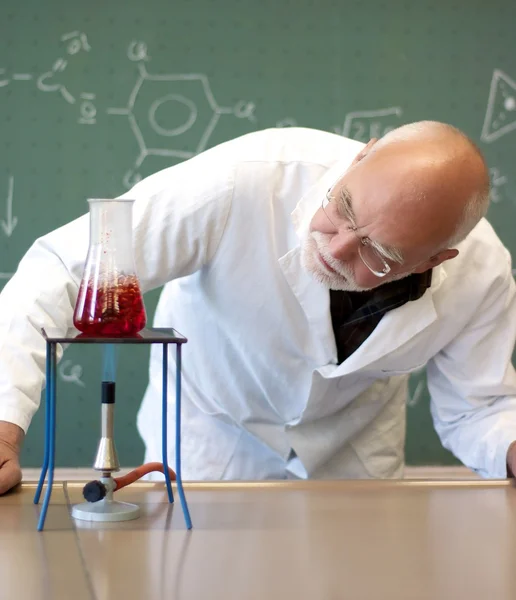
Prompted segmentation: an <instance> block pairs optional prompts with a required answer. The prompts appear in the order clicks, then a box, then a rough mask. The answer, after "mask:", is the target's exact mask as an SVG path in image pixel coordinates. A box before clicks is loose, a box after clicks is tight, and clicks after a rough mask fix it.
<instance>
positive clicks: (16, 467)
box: [0, 421, 24, 494]
mask: <svg viewBox="0 0 516 600" xmlns="http://www.w3.org/2000/svg"><path fill="white" fill-rule="evenodd" d="M23 438H24V433H23V430H22V429H20V427H18V425H14V424H13V423H7V421H0V494H4V493H5V492H7V491H9V490H10V489H11V488H13V487H14V486H15V485H18V483H20V481H21V479H22V472H21V468H20V458H19V457H20V449H21V445H22V442H23Z"/></svg>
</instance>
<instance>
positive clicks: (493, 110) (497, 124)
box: [480, 69, 516, 144]
mask: <svg viewBox="0 0 516 600" xmlns="http://www.w3.org/2000/svg"><path fill="white" fill-rule="evenodd" d="M514 129H516V82H515V81H514V80H513V79H511V78H510V77H509V76H508V75H506V74H505V73H504V72H503V71H501V70H500V69H495V70H494V71H493V77H492V78H491V86H490V88H489V98H488V100H487V110H486V115H485V118H484V124H483V126H482V133H481V134H480V139H481V140H482V141H483V142H486V143H488V144H490V143H491V142H494V141H495V140H497V139H499V138H501V137H502V136H504V135H506V134H507V133H510V132H511V131H514Z"/></svg>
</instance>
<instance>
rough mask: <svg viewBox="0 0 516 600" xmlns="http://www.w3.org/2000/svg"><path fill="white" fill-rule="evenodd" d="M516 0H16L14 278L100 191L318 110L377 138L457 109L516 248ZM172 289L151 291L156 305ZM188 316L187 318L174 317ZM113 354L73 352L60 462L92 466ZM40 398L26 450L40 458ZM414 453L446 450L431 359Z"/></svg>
mask: <svg viewBox="0 0 516 600" xmlns="http://www.w3.org/2000/svg"><path fill="white" fill-rule="evenodd" d="M515 23H516V3H515V2H514V0H496V1H494V2H484V1H482V0H470V1H469V2H463V1H460V0H447V2H440V3H436V2H435V0H432V1H429V0H421V1H419V2H414V1H412V0H406V1H397V0H390V1H382V0H370V1H369V2H363V1H347V0H260V1H259V2H258V1H256V0H224V1H222V2H221V1H220V0H177V1H175V2H165V1H158V0H147V1H146V2H144V3H142V2H138V1H137V0H124V1H122V0H111V1H110V2H101V1H100V0H90V1H89V2H73V1H72V2H70V0H66V1H65V0H47V1H46V2H44V3H43V2H41V1H36V0H25V2H19V1H18V0H3V1H2V3H1V7H0V34H1V35H0V107H1V110H0V123H1V128H0V132H1V133H0V225H1V228H0V283H2V284H4V283H5V281H6V280H7V279H8V278H9V277H10V274H12V273H13V271H14V270H15V269H16V266H17V263H18V261H19V260H20V258H21V257H22V256H23V254H24V253H25V252H26V250H27V249H28V247H29V245H30V244H31V243H32V242H33V240H34V239H35V238H36V237H38V236H40V235H42V234H44V233H46V232H48V231H50V230H52V229H54V228H56V227H57V226H59V225H62V224H64V223H66V222H68V221H69V220H71V219H73V218H75V217H77V216H79V215H81V214H83V213H84V212H86V210H87V205H86V198H88V197H91V196H97V197H99V196H100V197H107V196H114V195H117V194H120V193H122V192H123V191H125V190H126V189H127V188H128V187H130V186H131V185H132V184H133V183H134V182H136V181H137V180H138V179H139V178H141V177H144V176H146V175H149V174H150V173H152V172H154V171H157V170H159V169H161V168H163V167H167V166H170V165H173V164H176V163H178V162H181V161H183V160H186V159H188V158H189V157H191V156H193V155H195V154H196V153H198V152H201V151H202V150H203V149H205V148H209V147H211V146H213V145H215V144H217V143H219V142H222V141H225V140H227V139H230V138H232V137H235V136H238V135H240V134H243V133H247V132H249V131H253V130H256V129H261V128H266V127H276V126H283V127H287V126H291V125H302V126H307V127H315V128H320V129H324V130H328V131H334V132H337V133H340V134H343V135H347V136H349V137H353V138H356V139H360V140H363V141H367V139H369V137H371V136H381V135H383V134H384V133H385V132H386V131H388V130H389V129H390V128H392V127H395V126H397V125H400V124H402V123H406V122H410V121H415V120H419V119H437V120H443V121H448V122H450V123H453V124H454V125H456V126H458V127H460V128H461V129H463V130H464V131H465V132H466V133H468V134H469V135H470V136H471V137H472V138H473V139H474V140H476V141H477V142H478V144H479V145H480V147H481V148H482V150H483V151H484V153H485V155H486V157H487V160H488V163H489V166H490V168H491V174H492V181H493V203H492V207H491V209H490V213H489V218H490V220H491V222H492V223H493V225H494V227H495V228H496V230H497V231H498V233H499V235H500V236H501V238H502V239H503V240H504V241H505V243H506V244H507V245H508V246H509V248H510V249H511V250H514V251H516V235H515V233H514V225H513V224H514V222H515V217H516V203H515V193H516V182H515V181H514V174H513V167H514V159H513V157H514V147H515V144H516V52H515V42H514V40H515V37H514V36H515ZM158 294H159V291H155V292H152V293H151V294H148V295H147V297H146V299H145V300H146V303H147V308H148V311H149V313H150V315H152V313H153V310H154V306H155V303H156V299H157V297H158ZM173 325H174V326H176V327H177V328H178V329H179V330H180V324H179V323H177V324H173ZM147 355H148V349H145V348H136V347H131V349H130V351H129V350H128V349H123V350H122V351H121V352H120V362H119V367H118V381H119V387H121V388H122V389H121V391H120V394H119V395H120V397H121V398H122V400H121V401H120V402H119V404H118V413H117V422H116V432H117V446H118V450H119V454H120V459H121V461H122V463H123V464H125V465H131V464H136V463H139V462H140V461H141V459H142V453H143V447H142V444H141V441H140V439H139V438H138V435H137V433H136V429H135V413H136V410H137V408H138V405H139V402H140V399H141V396H142V393H143V390H144V388H145V383H146V378H147V370H146V366H145V363H146V357H147ZM100 364H101V363H100V355H99V354H98V352H96V351H95V349H94V348H86V347H74V348H71V349H70V351H69V352H67V353H66V355H65V360H64V361H63V362H62V363H61V365H60V367H59V388H58V402H59V411H58V420H59V424H60V425H59V428H58V430H59V437H58V448H57V462H58V464H59V465H62V466H65V465H66V466H89V465H91V463H92V461H93V457H94V452H95V448H96V443H97V435H96V434H97V432H98V426H99V411H98V398H99V383H98V381H99V376H100V368H101V367H100ZM42 432H43V420H42V412H41V411H40V413H38V416H37V417H36V418H35V420H34V422H33V426H32V428H31V430H30V434H29V437H28V439H27V443H26V445H25V449H24V453H23V463H24V465H25V466H37V465H39V464H40V461H41V449H42V443H43V442H42V438H43V436H42ZM407 460H408V462H409V463H411V464H422V463H425V464H430V463H434V464H435V463H438V464H447V463H453V462H454V458H453V457H452V456H451V455H450V454H449V453H448V452H447V451H445V450H444V449H443V448H442V447H441V445H440V443H439V441H438V439H437V437H436V435H435V433H434V431H433V428H432V423H431V419H430V415H429V409H428V394H427V392H426V387H425V375H424V373H419V374H417V375H416V376H415V377H414V378H413V380H412V382H411V398H410V402H409V407H408V441H407Z"/></svg>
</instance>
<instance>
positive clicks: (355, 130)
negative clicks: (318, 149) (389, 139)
mask: <svg viewBox="0 0 516 600" xmlns="http://www.w3.org/2000/svg"><path fill="white" fill-rule="evenodd" d="M402 113H403V111H402V109H401V108H400V107H399V106H392V107H389V108H380V109H378V110H359V111H355V112H350V113H348V114H347V115H346V117H345V119H344V123H343V125H342V126H336V127H334V128H333V131H335V133H338V134H340V135H343V136H344V137H348V138H352V139H354V140H358V141H360V142H368V141H369V140H370V139H371V138H381V137H382V136H384V135H385V134H386V133H388V132H389V131H392V130H393V129H395V128H396V127H399V126H400V125H401V124H402V123H401V115H402Z"/></svg>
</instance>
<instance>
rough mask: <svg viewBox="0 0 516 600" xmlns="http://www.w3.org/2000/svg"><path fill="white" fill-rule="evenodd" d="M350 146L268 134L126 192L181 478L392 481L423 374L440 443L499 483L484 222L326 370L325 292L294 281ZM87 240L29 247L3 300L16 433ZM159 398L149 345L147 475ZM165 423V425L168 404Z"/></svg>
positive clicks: (509, 283)
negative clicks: (161, 337)
mask: <svg viewBox="0 0 516 600" xmlns="http://www.w3.org/2000/svg"><path fill="white" fill-rule="evenodd" d="M361 147H362V144H360V143H358V142H355V141H352V140H348V139H345V138H342V137H340V136H337V135H334V134H330V133H325V132H319V131H311V130H307V129H301V128H298V129H295V128H292V129H286V130H278V129H276V130H267V131H262V132H257V133H252V134H249V135H247V136H243V137H241V138H238V139H236V140H233V141H231V142H227V143H225V144H222V145H220V146H218V147H216V148H213V149H211V150H209V151H207V152H205V153H203V154H202V155H199V156H197V157H195V158H194V159H192V160H189V161H186V162H184V163H182V164H180V165H177V166H175V167H172V168H170V169H166V170H163V171H160V172H158V173H156V174H155V175H152V176H151V177H148V178H146V179H144V180H143V181H142V182H140V183H139V184H137V185H136V186H135V187H134V188H133V189H132V190H131V191H130V192H129V193H127V194H125V196H126V197H133V198H135V199H136V203H135V206H134V242H135V257H136V265H137V271H138V275H139V277H140V280H141V284H142V288H143V289H144V290H145V291H146V290H149V289H153V288H156V287H158V286H161V285H165V287H164V289H163V292H162V295H161V297H160V301H159V305H158V308H157V312H156V316H155V325H157V326H165V327H170V326H173V327H175V328H176V329H178V330H179V331H180V332H181V333H183V334H184V335H186V336H187V337H188V339H189V341H188V343H187V344H186V345H185V346H184V351H183V352H184V358H183V411H182V415H183V416H182V425H183V426H182V435H183V444H182V458H183V461H182V464H183V477H184V478H185V479H234V478H238V479H258V478H272V477H273V478H276V477H313V478H322V477H336V478H340V477H397V476H400V475H401V474H402V469H403V462H404V452H403V447H404V437H405V401H406V393H407V379H408V374H409V373H410V372H411V371H414V370H417V369H420V368H421V367H423V366H424V365H427V372H428V384H429V389H430V392H431V396H432V414H433V417H434V422H435V426H436V429H437V431H438V433H439V435H440V437H441V440H442V442H443V444H444V445H445V446H446V447H447V448H449V449H450V450H452V451H453V452H454V453H455V454H456V455H457V456H458V457H459V458H460V459H461V460H462V461H463V462H464V463H465V464H466V465H468V466H469V467H471V468H473V469H475V470H476V471H478V472H479V473H480V474H482V475H484V476H488V477H505V475H506V464H505V458H506V452H507V448H508V446H509V444H510V443H511V442H512V441H514V440H515V439H516V397H515V394H516V374H515V371H514V369H513V367H512V365H511V355H512V351H513V345H514V339H515V331H516V297H515V285H514V281H513V277H512V274H511V264H510V256H509V253H508V252H507V250H506V249H505V248H504V247H503V245H502V243H501V242H500V241H499V239H498V238H497V236H496V235H495V233H494V231H493V230H492V228H491V226H490V225H489V224H488V223H487V221H485V220H483V221H481V223H479V225H478V226H477V227H476V228H475V230H474V231H473V232H472V233H471V234H470V235H469V236H468V238H467V240H465V241H464V242H463V243H462V244H460V247H459V249H460V254H459V256H458V257H457V258H455V259H454V260H451V261H448V262H446V263H443V264H442V265H441V266H439V267H438V268H436V269H434V273H433V280H432V285H431V288H430V289H429V290H427V291H426V293H425V294H424V295H423V297H422V298H420V299H419V300H417V301H415V302H409V303H407V304H405V305H404V306H402V307H400V308H397V309H395V310H393V311H391V312H389V313H388V314H386V315H385V316H384V317H383V319H382V321H381V322H380V324H379V325H378V326H377V327H376V329H375V330H374V332H373V333H372V334H371V336H370V337H369V338H368V339H367V340H366V341H365V342H364V344H363V345H362V346H361V347H360V348H359V349H358V350H357V351H356V352H355V353H353V354H352V355H351V356H350V357H349V358H348V359H347V360H346V361H344V362H343V363H342V364H341V365H337V352H336V346H335V339H334V336H333V332H332V326H331V318H330V313H329V294H328V291H327V290H326V289H325V288H324V287H323V286H322V285H320V284H318V283H317V282H315V281H314V280H313V279H312V278H311V276H310V275H309V274H308V273H307V272H306V271H305V270H304V269H303V268H302V266H301V264H300V245H301V244H302V241H303V239H304V236H305V235H306V232H307V228H308V224H309V221H310V219H311V217H312V215H313V213H314V212H315V211H316V210H317V208H318V207H319V206H320V203H321V200H322V198H323V197H324V194H325V192H326V190H327V189H328V188H329V186H330V185H331V184H333V183H334V182H335V181H336V180H337V178H338V177H339V176H340V175H342V173H343V172H344V171H345V169H346V168H347V167H348V166H349V164H350V163H351V161H352V159H353V158H354V156H355V154H356V153H357V152H358V151H359V149H360V148H361ZM88 236H89V233H88V218H87V215H85V216H84V217H81V218H80V219H77V220H76V221H74V222H72V223H71V224H68V225H66V226H64V227H62V228H60V229H58V230H57V231H54V232H52V233H50V234H48V235H46V236H44V237H42V238H41V239H39V240H37V241H36V242H35V244H34V245H33V247H32V248H31V249H30V250H29V252H28V253H27V255H26V256H25V257H24V259H23V260H22V261H21V263H20V266H19V269H18V271H17V273H16V274H15V276H14V277H13V278H12V279H11V281H9V283H8V284H7V285H6V287H5V289H4V291H3V293H2V294H1V295H0V315H1V320H0V332H1V336H0V339H1V345H0V419H4V420H8V421H12V422H14V423H17V424H19V425H20V426H21V427H22V428H24V429H27V427H28V425H29V422H30V419H31V417H32V415H33V413H34V411H35V410H36V408H37V406H38V403H39V398H40V390H41V385H42V382H43V378H44V353H45V346H44V343H43V340H42V339H41V337H40V334H39V331H38V328H39V327H40V326H42V325H45V326H47V327H48V326H53V327H58V328H60V329H61V330H62V331H63V332H65V331H66V330H67V329H69V328H71V327H72V311H73V306H74V304H75V300H76V297H77V291H78V285H79V283H80V279H81V276H82V271H83V265H84V259H85V257H86V252H87V247H88ZM173 356H174V353H173V352H172V351H171V362H170V373H169V376H170V390H171V391H172V390H173V389H174V387H173V382H174V369H175V364H174V362H173V360H172V359H173ZM160 399H161V349H160V348H159V347H158V346H154V347H153V350H152V353H151V364H150V384H149V386H148V389H147V392H146V394H145V398H144V401H143V403H142V407H141V410H140V412H139V415H138V427H139V430H140V433H141V435H142V437H143V439H144V442H145V444H146V447H147V455H146V458H147V459H152V460H159V457H160V432H161V429H160V422H161V421H160ZM171 404H173V398H172V399H171ZM169 415H170V423H169V424H170V426H173V424H174V410H172V406H171V410H170V411H169ZM172 440H173V436H171V443H170V446H173V443H172ZM170 460H171V461H173V460H174V448H173V447H171V449H170ZM172 464H173V463H172Z"/></svg>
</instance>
